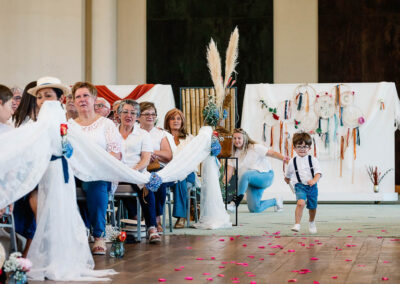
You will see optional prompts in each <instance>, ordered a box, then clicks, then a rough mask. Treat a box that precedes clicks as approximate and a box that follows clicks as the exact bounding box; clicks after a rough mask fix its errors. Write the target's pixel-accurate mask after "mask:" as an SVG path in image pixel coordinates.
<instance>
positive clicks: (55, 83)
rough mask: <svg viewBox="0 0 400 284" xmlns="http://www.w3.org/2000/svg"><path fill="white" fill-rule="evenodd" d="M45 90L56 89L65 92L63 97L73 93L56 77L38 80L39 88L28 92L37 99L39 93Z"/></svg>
mask: <svg viewBox="0 0 400 284" xmlns="http://www.w3.org/2000/svg"><path fill="white" fill-rule="evenodd" d="M45 88H56V89H60V90H61V91H62V92H63V95H65V96H66V95H68V94H69V93H71V90H70V89H69V88H68V87H67V86H65V85H63V84H62V83H61V81H60V79H58V78H55V77H42V78H39V79H38V80H37V86H36V87H34V88H31V89H29V90H28V93H29V94H31V95H32V96H34V97H36V94H37V92H38V91H40V90H41V89H45Z"/></svg>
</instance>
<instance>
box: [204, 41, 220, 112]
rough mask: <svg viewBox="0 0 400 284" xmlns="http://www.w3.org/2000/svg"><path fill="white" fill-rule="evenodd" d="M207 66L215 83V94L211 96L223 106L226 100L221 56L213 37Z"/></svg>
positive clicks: (218, 104)
mask: <svg viewBox="0 0 400 284" xmlns="http://www.w3.org/2000/svg"><path fill="white" fill-rule="evenodd" d="M207 66H208V69H209V71H210V74H211V80H212V81H213V83H214V89H215V95H214V96H211V98H212V100H213V101H214V103H215V104H216V105H217V106H219V107H220V106H221V105H222V102H223V100H224V86H223V84H222V68H221V57H220V56H219V52H218V49H217V45H216V44H215V42H214V40H213V39H212V38H211V41H210V44H209V45H208V48H207Z"/></svg>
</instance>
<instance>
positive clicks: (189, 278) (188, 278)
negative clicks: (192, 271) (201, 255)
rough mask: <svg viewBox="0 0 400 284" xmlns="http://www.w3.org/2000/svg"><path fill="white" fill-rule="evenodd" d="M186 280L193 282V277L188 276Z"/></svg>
mask: <svg viewBox="0 0 400 284" xmlns="http://www.w3.org/2000/svg"><path fill="white" fill-rule="evenodd" d="M185 280H193V277H190V276H187V277H185Z"/></svg>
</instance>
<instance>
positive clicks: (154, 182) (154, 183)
mask: <svg viewBox="0 0 400 284" xmlns="http://www.w3.org/2000/svg"><path fill="white" fill-rule="evenodd" d="M161 184H162V180H161V177H160V176H159V175H158V174H157V173H155V172H152V173H151V175H150V181H149V182H148V183H146V188H147V189H148V190H150V191H153V192H156V191H157V190H158V188H159V187H160V185H161Z"/></svg>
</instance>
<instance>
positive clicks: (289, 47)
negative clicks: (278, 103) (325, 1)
mask: <svg viewBox="0 0 400 284" xmlns="http://www.w3.org/2000/svg"><path fill="white" fill-rule="evenodd" d="M274 82H275V83H312V82H318V0H274Z"/></svg>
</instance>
